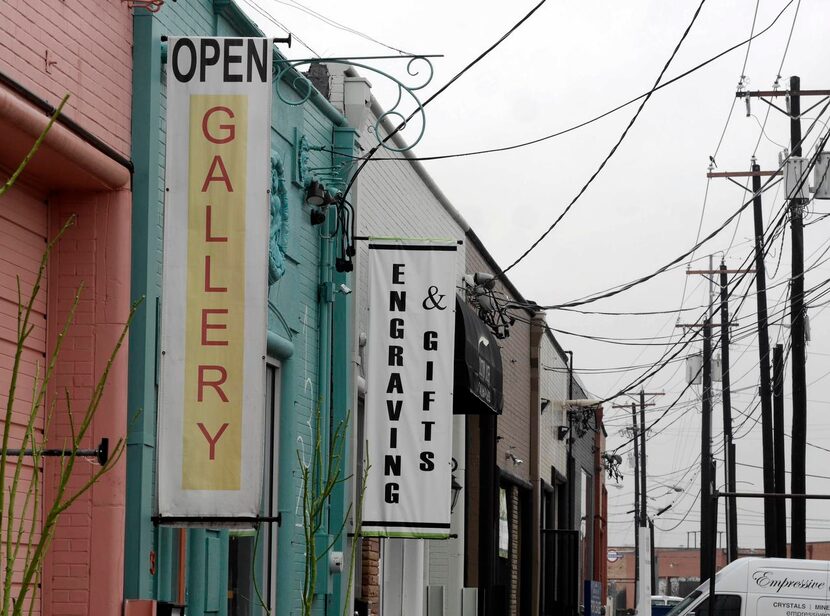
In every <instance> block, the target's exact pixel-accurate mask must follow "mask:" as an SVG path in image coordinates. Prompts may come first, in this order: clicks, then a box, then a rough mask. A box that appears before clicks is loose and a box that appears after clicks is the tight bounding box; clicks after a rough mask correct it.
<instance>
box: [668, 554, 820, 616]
mask: <svg viewBox="0 0 830 616" xmlns="http://www.w3.org/2000/svg"><path fill="white" fill-rule="evenodd" d="M828 576H830V562H828V561H826V560H788V559H785V558H739V559H738V560H736V561H734V562H732V563H730V564H728V565H727V566H726V567H724V568H723V569H721V570H720V571H719V572H718V573H717V575H715V609H714V611H713V612H712V614H713V615H716V616H830V593H829V592H828V582H830V579H828ZM708 600H709V582H706V583H705V584H701V585H700V586H698V587H697V589H696V590H694V591H692V592H691V593H690V594H689V596H688V597H686V598H685V599H683V601H682V602H681V603H679V604H678V605H676V606H675V607H674V609H672V611H671V612H669V613H668V614H667V616H709V613H710V612H709V609H708Z"/></svg>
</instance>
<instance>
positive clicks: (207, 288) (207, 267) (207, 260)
mask: <svg viewBox="0 0 830 616" xmlns="http://www.w3.org/2000/svg"><path fill="white" fill-rule="evenodd" d="M227 291H228V287H214V286H213V285H212V283H211V281H210V255H205V293H227Z"/></svg>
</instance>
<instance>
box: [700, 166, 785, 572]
mask: <svg viewBox="0 0 830 616" xmlns="http://www.w3.org/2000/svg"><path fill="white" fill-rule="evenodd" d="M774 175H780V172H779V171H761V168H760V167H759V166H758V164H757V163H756V162H755V159H754V158H753V160H752V164H751V170H750V171H749V172H746V171H721V172H717V173H713V172H711V171H710V172H709V173H708V174H707V177H710V178H712V177H721V178H726V179H729V180H730V181H733V182H734V181H735V180H734V179H733V178H736V177H751V178H752V195H753V198H752V202H753V203H752V205H753V221H754V230H755V270H754V271H755V272H756V276H755V290H756V293H755V299H756V305H757V311H758V370H759V375H760V381H759V382H760V391H759V395H760V399H761V449H762V456H761V458H762V460H763V462H762V464H763V478H764V492H766V493H772V492H774V489H773V488H774V485H775V484H774V477H775V468H774V457H773V455H772V453H773V443H772V388H771V385H770V352H769V316H768V311H767V276H766V268H765V265H764V254H765V251H764V214H763V209H762V203H761V178H762V177H765V176H766V177H769V176H774ZM739 186H740V184H739ZM741 187H742V188H743V186H741ZM750 271H752V270H747V272H750ZM726 352H727V354H728V350H727V351H726ZM726 389H728V388H726V387H725V388H724V391H726ZM725 408H726V406H725V404H724V412H725ZM724 417H725V415H724ZM724 426H725V424H724ZM724 456H725V458H726V460H729V458H730V457H733V456H734V451H732V450H731V449H730V448H729V447H727V448H726V451H725V452H724ZM733 476H734V472H733ZM727 489H728V490H729V491H730V492H734V491H735V487H734V486H729V487H728V488H727ZM735 506H736V504H735V499H728V500H727V503H726V511H727V520H729V519H730V518H731V513H730V510H732V509H734V508H735ZM776 511H777V508H776V504H775V502H774V501H773V499H769V498H767V499H764V551H765V554H766V556H784V555H783V554H779V553H778V550H777V540H776V534H775V529H776V527H777V522H776ZM727 523H728V524H729V522H727ZM728 535H729V533H728V532H727V538H728ZM729 549H730V551H731V549H732V544H731V543H730V544H729ZM735 557H737V545H736V546H735ZM731 559H732V557H730V562H731Z"/></svg>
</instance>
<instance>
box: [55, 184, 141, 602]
mask: <svg viewBox="0 0 830 616" xmlns="http://www.w3.org/2000/svg"><path fill="white" fill-rule="evenodd" d="M129 207H130V196H129V193H128V192H126V191H119V192H113V193H90V194H71V195H66V196H63V197H60V198H57V199H53V200H52V201H51V203H50V235H51V236H52V237H54V236H55V235H56V234H57V232H58V231H59V229H60V228H61V226H62V225H63V224H64V223H65V222H66V220H67V219H68V218H69V217H70V216H72V215H73V214H74V215H75V216H76V223H75V225H73V227H71V228H70V229H69V230H68V231H67V233H66V235H65V236H64V237H63V238H62V239H61V241H60V242H58V244H57V245H56V247H55V250H54V252H53V255H52V258H51V261H50V270H49V289H50V295H49V301H48V306H49V320H50V333H49V339H50V345H49V346H50V348H53V347H54V344H55V342H56V337H57V333H58V329H59V327H61V326H62V324H63V323H64V321H65V320H66V318H67V317H68V314H69V310H70V309H71V306H72V303H73V298H74V297H75V294H76V293H78V291H79V290H80V300H79V301H78V306H77V310H76V313H75V318H74V324H73V325H72V326H71V328H70V329H69V331H68V334H67V336H66V338H65V341H64V343H63V348H62V350H61V354H60V361H59V363H58V364H57V367H56V371H55V381H54V387H53V388H52V389H51V390H50V395H49V398H50V399H51V400H54V401H55V402H56V408H55V412H54V416H53V419H52V424H51V428H50V432H49V445H50V446H53V447H60V446H63V443H64V442H65V440H66V439H67V438H68V437H70V436H71V434H72V427H71V423H70V418H69V415H68V413H67V409H66V405H65V402H64V391H68V392H69V395H70V397H71V400H72V411H73V417H74V422H75V429H77V425H78V422H79V421H80V418H81V417H82V415H83V412H84V410H85V409H86V407H87V405H88V404H89V402H90V400H91V399H92V396H93V393H94V390H95V386H96V384H97V382H98V380H99V379H100V377H101V375H102V373H103V371H104V369H105V367H106V363H107V360H108V358H109V354H110V352H111V351H112V349H114V347H115V344H116V342H117V340H118V336H119V335H120V333H121V330H122V328H123V327H124V323H125V322H126V318H127V316H128V314H129V303H128V297H129V296H128V289H127V284H126V283H127V281H126V280H125V279H118V278H116V277H114V276H113V273H114V272H117V271H121V272H123V273H126V272H127V271H128V270H129V251H128V250H127V248H128V247H129V243H130V240H129V230H128V225H126V224H124V222H123V221H124V217H125V215H126V214H127V213H128V212H129ZM126 363H127V355H126V348H124V349H122V350H121V352H120V353H119V355H118V356H117V358H116V360H115V363H114V365H113V367H112V369H111V371H110V379H109V381H108V385H107V387H106V389H105V390H104V394H103V397H102V399H101V403H100V406H99V410H98V412H97V414H96V417H95V421H94V423H93V425H92V428H91V429H90V431H89V432H88V434H87V437H86V441H85V442H84V443H83V445H82V446H83V447H86V448H95V447H96V446H97V444H98V442H99V441H100V440H101V438H109V439H110V443H111V446H112V447H114V446H115V444H116V442H117V441H118V440H119V439H120V438H123V436H124V435H125V433H126V426H127V412H126V408H125V405H124V402H125V399H126V385H127V383H126ZM57 464H58V462H57V460H56V459H47V462H46V464H45V473H46V477H47V486H46V494H47V495H53V494H54V481H55V477H56V475H55V473H56V470H57ZM96 468H97V465H95V466H94V465H92V464H90V463H88V462H87V461H86V460H78V462H77V463H76V465H75V468H74V471H73V474H72V478H71V480H70V482H69V486H68V493H70V492H69V491H71V490H73V489H78V488H80V487H81V486H82V485H83V484H84V483H85V482H86V481H87V480H88V479H89V478H90V477H91V475H92V473H93V472H94V471H95V470H96ZM125 470H126V467H125V464H124V462H123V461H122V462H121V463H119V464H118V465H117V466H116V467H115V468H114V469H113V470H112V471H111V472H109V473H108V474H106V475H104V476H103V477H102V478H101V479H100V480H99V482H98V483H96V484H95V486H94V487H93V488H92V489H91V490H90V491H89V492H87V493H86V494H85V495H84V496H83V497H81V498H80V499H78V500H77V501H76V502H75V504H73V505H72V507H70V508H69V509H68V510H67V513H66V515H65V516H64V517H62V518H60V521H59V523H58V526H57V528H56V530H55V544H54V545H53V546H52V550H51V554H50V556H49V558H48V559H47V563H46V567H45V571H44V580H43V588H44V593H43V602H44V613H45V614H52V615H54V616H60V615H67V616H68V615H72V614H85V615H86V614H89V615H90V616H93V615H96V616H97V615H98V614H101V615H104V614H108V613H111V612H112V611H113V610H118V609H120V605H121V592H122V586H121V581H122V580H121V575H120V571H121V570H122V568H123V557H124V553H123V551H122V550H120V549H117V548H116V549H113V546H121V545H123V541H124V535H125V532H124V523H123V519H124V502H125V494H126V487H125ZM50 477H51V478H52V479H51V482H50V480H49V478H50ZM47 499H48V496H47Z"/></svg>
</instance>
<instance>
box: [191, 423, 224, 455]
mask: <svg viewBox="0 0 830 616" xmlns="http://www.w3.org/2000/svg"><path fill="white" fill-rule="evenodd" d="M196 425H197V426H199V430H201V431H202V434H203V435H204V437H205V439H206V440H207V442H208V446H209V447H210V459H211V460H215V459H216V442H217V441H218V440H219V438H220V437H221V436H222V435H223V434H224V433H225V430H227V429H228V426H229V425H230V424H227V423H223V424H222V427H221V428H219V431H218V432H217V433H216V436H211V435H210V432H208V430H207V428H205V424H203V423H202V422H199V423H197V424H196Z"/></svg>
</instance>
